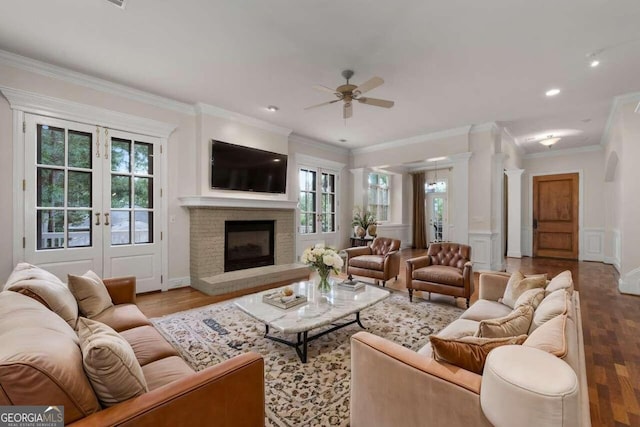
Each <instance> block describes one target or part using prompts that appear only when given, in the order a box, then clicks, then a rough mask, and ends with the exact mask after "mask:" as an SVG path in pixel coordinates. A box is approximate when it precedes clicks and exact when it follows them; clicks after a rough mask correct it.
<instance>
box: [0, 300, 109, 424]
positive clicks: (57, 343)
mask: <svg viewBox="0 0 640 427" xmlns="http://www.w3.org/2000/svg"><path fill="white" fill-rule="evenodd" d="M0 343H1V344H0V402H3V403H2V404H9V402H10V403H11V404H14V405H50V404H54V403H55V404H56V405H64V417H65V418H64V421H65V424H68V423H71V422H73V421H76V420H78V419H80V418H83V417H86V416H87V415H90V414H92V413H94V412H96V411H99V410H100V404H99V403H98V400H97V399H96V395H95V393H94V392H93V389H92V388H91V384H89V380H88V379H87V376H86V375H85V372H84V369H83V367H82V354H81V353H80V347H78V336H77V335H76V333H75V332H74V330H73V329H72V328H71V326H69V324H68V323H67V322H65V321H64V320H62V318H61V317H60V316H58V315H57V314H56V313H54V312H53V311H51V310H49V309H48V308H46V307H45V306H44V305H42V304H41V303H39V302H37V301H35V300H33V299H32V298H29V297H27V296H24V295H21V294H19V293H16V292H11V291H4V292H0Z"/></svg>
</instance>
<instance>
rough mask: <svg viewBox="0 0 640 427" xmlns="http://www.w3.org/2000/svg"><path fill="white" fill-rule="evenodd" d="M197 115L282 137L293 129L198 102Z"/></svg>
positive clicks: (196, 106)
mask: <svg viewBox="0 0 640 427" xmlns="http://www.w3.org/2000/svg"><path fill="white" fill-rule="evenodd" d="M195 111H196V114H204V115H208V116H214V117H220V118H222V119H226V120H232V121H234V122H238V123H242V124H245V125H248V126H253V127H256V128H259V129H263V130H267V131H269V132H274V133H277V134H280V135H284V136H289V135H290V134H291V132H293V130H292V129H288V128H285V127H281V126H277V125H274V124H271V123H269V122H267V121H264V120H260V119H256V118H255V117H250V116H245V115H244V114H240V113H235V112H233V111H229V110H225V109H224V108H220V107H216V106H215V105H209V104H204V103H202V102H198V103H197V104H196V105H195Z"/></svg>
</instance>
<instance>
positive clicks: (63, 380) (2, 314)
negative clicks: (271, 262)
mask: <svg viewBox="0 0 640 427" xmlns="http://www.w3.org/2000/svg"><path fill="white" fill-rule="evenodd" d="M104 285H105V286H106V290H107V291H108V294H109V295H108V297H107V298H109V299H110V300H109V304H110V307H108V308H106V309H105V310H103V311H102V312H101V313H99V314H97V315H95V316H93V318H92V319H91V320H85V319H83V318H82V317H79V313H78V311H79V310H78V305H77V303H76V299H75V298H74V296H73V295H72V294H71V292H70V290H69V288H68V286H67V284H66V283H62V282H61V281H60V280H58V278H56V277H55V276H53V275H51V274H50V273H48V272H46V271H44V270H42V269H39V268H36V267H34V266H31V265H29V264H24V263H23V264H19V265H18V266H17V267H16V270H15V271H14V273H13V274H12V275H11V277H10V278H9V279H8V281H7V283H6V284H5V287H4V290H3V291H2V292H0V343H2V344H1V345H0V405H63V406H64V421H65V424H71V425H74V426H83V425H87V426H113V425H123V426H125V425H126V426H158V425H193V426H196V425H207V424H209V425H213V424H215V425H219V426H240V425H243V426H256V425H263V423H264V362H263V359H262V357H261V356H260V355H258V354H255V353H246V354H242V355H240V356H237V357H234V358H232V359H229V360H226V361H224V362H222V363H219V364H218V365H215V366H212V367H209V368H207V369H204V370H202V371H200V372H194V371H193V369H192V368H191V367H189V365H187V363H186V362H185V361H184V360H183V359H181V358H180V357H179V355H178V353H177V351H176V350H175V349H174V348H173V347H172V346H171V345H170V344H169V343H168V342H167V341H166V340H165V339H164V338H163V337H162V336H161V335H160V333H159V332H158V331H157V330H156V329H155V328H154V327H153V325H152V324H151V322H149V320H148V319H147V318H146V317H145V316H144V314H143V313H142V312H141V311H140V310H139V309H138V307H137V306H136V305H135V297H136V293H135V278H133V277H129V278H120V279H105V280H104ZM83 322H84V323H86V322H93V324H94V326H95V325H96V324H98V323H97V322H100V324H104V325H108V327H110V328H111V329H113V330H114V331H115V332H113V333H112V334H113V335H116V337H115V338H117V339H122V338H123V339H124V341H126V343H128V344H126V345H127V346H130V348H132V350H133V351H132V353H133V355H132V358H134V359H135V360H137V362H136V365H138V367H137V369H138V370H139V371H140V372H141V374H142V376H143V377H144V379H143V382H144V383H145V390H144V392H142V393H136V395H134V396H132V397H131V398H126V399H124V400H122V401H118V402H113V401H110V402H108V404H105V402H104V398H103V399H101V398H100V396H101V395H100V394H99V393H98V389H97V388H96V382H95V377H96V376H97V377H100V376H102V375H104V376H107V375H113V373H112V371H113V369H112V368H111V365H110V363H111V361H109V362H108V364H107V365H106V366H104V365H103V366H102V368H103V369H102V370H99V369H95V368H94V370H92V371H88V370H87V364H86V363H85V362H87V359H88V358H91V357H93V358H94V359H95V358H99V357H103V356H104V354H105V353H104V352H100V351H98V352H97V353H92V354H95V356H91V355H88V354H87V353H85V347H84V344H83V340H82V336H81V333H80V332H79V329H80V328H79V327H78V326H77V325H79V324H81V323H83ZM97 362H100V361H99V360H98V361H97ZM92 375H93V377H92ZM132 376H133V375H129V374H125V375H124V376H123V377H122V380H123V382H125V381H128V380H130V379H131V377H132ZM98 380H100V378H98ZM92 381H93V382H92ZM116 386H117V384H116Z"/></svg>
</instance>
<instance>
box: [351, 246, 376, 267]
mask: <svg viewBox="0 0 640 427" xmlns="http://www.w3.org/2000/svg"><path fill="white" fill-rule="evenodd" d="M344 251H345V252H346V253H347V263H349V259H350V258H354V257H357V256H360V255H371V247H369V246H357V247H355V248H348V249H345V250H344Z"/></svg>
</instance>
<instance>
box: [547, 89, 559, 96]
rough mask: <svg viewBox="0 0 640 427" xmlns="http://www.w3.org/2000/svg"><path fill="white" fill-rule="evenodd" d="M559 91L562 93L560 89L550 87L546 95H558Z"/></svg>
mask: <svg viewBox="0 0 640 427" xmlns="http://www.w3.org/2000/svg"><path fill="white" fill-rule="evenodd" d="M559 93H560V89H549V90H548V91H546V92H545V95H547V96H556V95H557V94H559Z"/></svg>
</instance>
